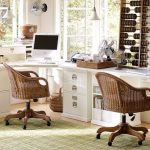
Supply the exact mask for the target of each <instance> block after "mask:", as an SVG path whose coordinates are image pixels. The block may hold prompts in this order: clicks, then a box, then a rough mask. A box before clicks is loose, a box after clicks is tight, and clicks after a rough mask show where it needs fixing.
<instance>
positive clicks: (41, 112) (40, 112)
mask: <svg viewBox="0 0 150 150" xmlns="http://www.w3.org/2000/svg"><path fill="white" fill-rule="evenodd" d="M34 112H36V113H39V114H43V115H46V112H45V111H42V110H41V111H34Z"/></svg>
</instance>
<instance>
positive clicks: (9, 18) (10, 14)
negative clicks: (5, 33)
mask: <svg viewBox="0 0 150 150" xmlns="http://www.w3.org/2000/svg"><path fill="white" fill-rule="evenodd" d="M2 18H4V19H7V21H8V22H10V21H12V19H13V18H14V15H13V12H12V10H11V9H10V1H9V6H8V10H7V11H6V13H5V14H4V16H3V17H2Z"/></svg>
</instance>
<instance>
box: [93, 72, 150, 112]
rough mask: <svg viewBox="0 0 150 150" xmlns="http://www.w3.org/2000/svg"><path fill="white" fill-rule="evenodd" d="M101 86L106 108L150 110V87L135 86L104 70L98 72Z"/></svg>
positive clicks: (122, 110)
mask: <svg viewBox="0 0 150 150" xmlns="http://www.w3.org/2000/svg"><path fill="white" fill-rule="evenodd" d="M96 78H97V81H98V84H99V86H100V89H101V92H102V95H103V100H104V109H106V110H109V111H114V112H120V113H135V112H142V111H147V110H150V97H148V96H147V95H146V91H147V90H150V89H146V88H135V87H133V86H131V85H129V84H128V83H126V82H125V81H123V80H122V79H120V78H118V77H116V76H114V75H111V74H108V73H104V72H99V73H97V74H96Z"/></svg>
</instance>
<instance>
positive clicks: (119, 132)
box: [109, 127, 122, 142]
mask: <svg viewBox="0 0 150 150" xmlns="http://www.w3.org/2000/svg"><path fill="white" fill-rule="evenodd" d="M120 134H122V128H121V127H119V129H118V130H117V131H115V132H113V133H111V135H110V136H109V142H113V140H114V139H115V137H116V136H118V135H120Z"/></svg>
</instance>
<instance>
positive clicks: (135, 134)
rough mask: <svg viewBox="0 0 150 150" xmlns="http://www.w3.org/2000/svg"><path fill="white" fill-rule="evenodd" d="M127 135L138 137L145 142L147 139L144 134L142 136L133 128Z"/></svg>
mask: <svg viewBox="0 0 150 150" xmlns="http://www.w3.org/2000/svg"><path fill="white" fill-rule="evenodd" d="M127 134H130V135H133V136H136V137H137V138H138V139H139V140H140V141H144V140H145V137H144V135H143V134H141V133H140V132H137V131H135V130H133V129H132V128H129V130H128V131H127Z"/></svg>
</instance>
